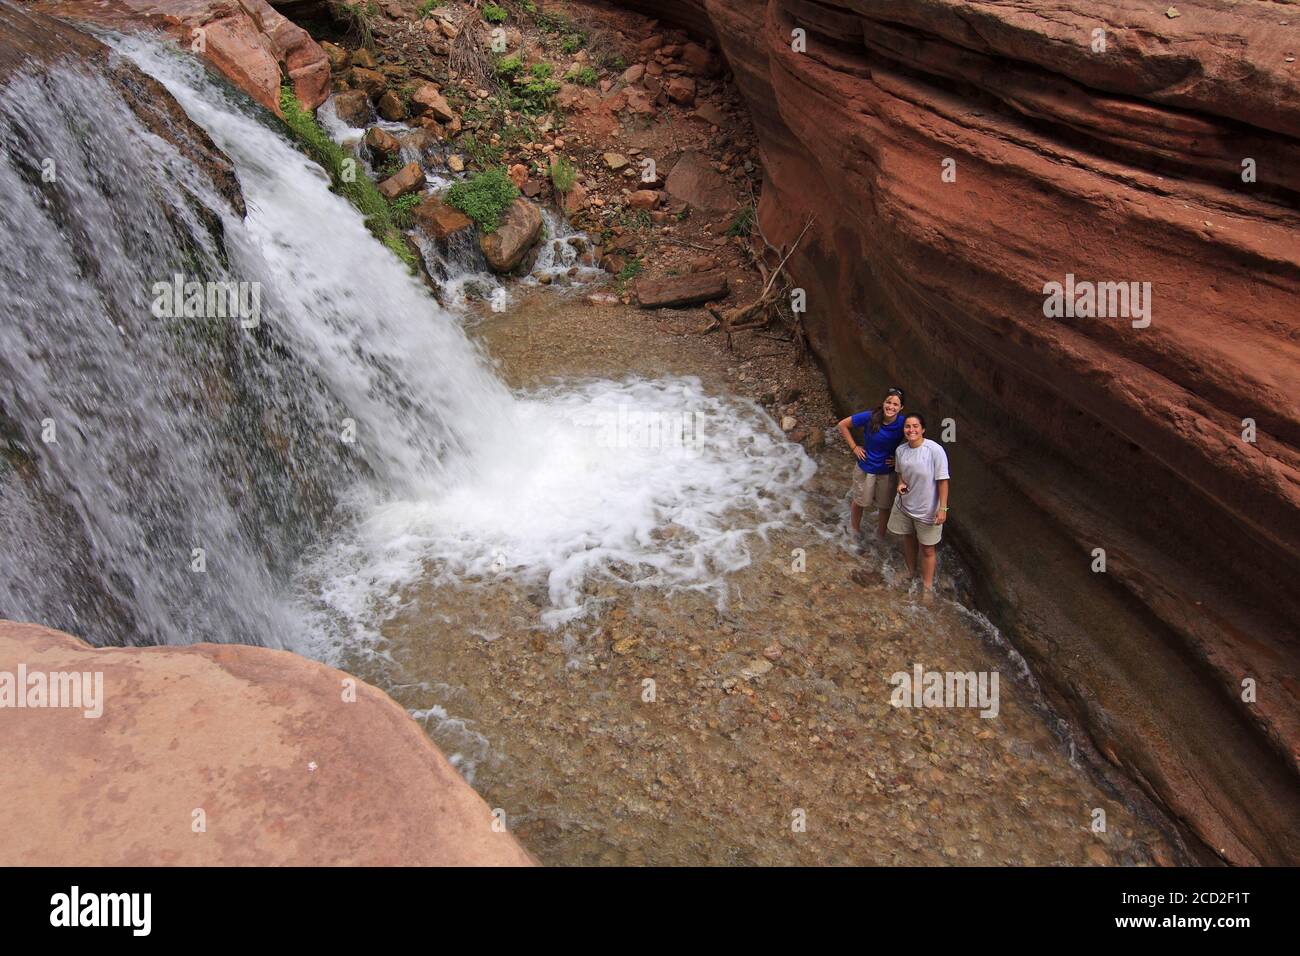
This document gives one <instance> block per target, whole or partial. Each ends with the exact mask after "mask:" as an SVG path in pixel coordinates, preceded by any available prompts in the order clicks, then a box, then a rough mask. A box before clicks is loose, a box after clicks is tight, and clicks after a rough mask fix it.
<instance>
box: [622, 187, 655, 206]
mask: <svg viewBox="0 0 1300 956" xmlns="http://www.w3.org/2000/svg"><path fill="white" fill-rule="evenodd" d="M627 204H628V206H630V207H631V208H633V209H653V208H654V207H655V206H657V205H659V193H658V192H657V191H655V190H653V189H638V190H637V191H636V192H634V193H632V194H631V195H629V196H628V197H627Z"/></svg>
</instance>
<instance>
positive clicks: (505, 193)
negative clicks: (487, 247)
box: [445, 169, 519, 232]
mask: <svg viewBox="0 0 1300 956" xmlns="http://www.w3.org/2000/svg"><path fill="white" fill-rule="evenodd" d="M518 196H519V189H518V188H517V187H516V186H515V184H514V183H513V182H511V181H510V177H509V176H507V175H506V171H505V170H504V169H489V170H487V171H486V172H482V173H479V174H478V175H477V176H474V177H473V178H471V179H467V180H465V181H463V182H459V183H456V184H455V185H454V186H452V187H451V189H449V190H448V191H447V195H446V197H445V198H446V201H447V204H448V205H449V206H453V207H454V208H456V209H459V210H460V211H461V212H463V213H464V214H465V215H467V216H469V218H471V219H473V220H474V222H475V223H476V224H477V225H478V227H479V229H481V230H482V231H483V232H495V231H496V229H497V226H499V225H500V224H501V214H502V213H503V212H505V211H506V209H507V208H508V207H509V206H510V204H511V203H512V202H514V201H515V199H516V198H517V197H518Z"/></svg>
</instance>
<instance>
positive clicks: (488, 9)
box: [483, 3, 508, 23]
mask: <svg viewBox="0 0 1300 956" xmlns="http://www.w3.org/2000/svg"><path fill="white" fill-rule="evenodd" d="M507 16H508V14H507V13H506V11H505V10H504V9H502V8H501V7H498V6H497V5H496V4H495V3H485V4H484V5H483V19H484V20H486V21H487V22H488V23H505V22H506V17H507Z"/></svg>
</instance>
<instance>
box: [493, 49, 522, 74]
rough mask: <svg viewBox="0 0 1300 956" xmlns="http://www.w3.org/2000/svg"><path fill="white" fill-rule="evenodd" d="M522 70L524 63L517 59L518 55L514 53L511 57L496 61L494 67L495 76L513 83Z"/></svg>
mask: <svg viewBox="0 0 1300 956" xmlns="http://www.w3.org/2000/svg"><path fill="white" fill-rule="evenodd" d="M523 68H524V62H523V60H521V59H520V58H519V54H518V53H515V54H513V55H512V56H506V57H502V58H501V59H499V60H497V62H496V66H495V70H496V74H497V76H499V77H501V79H503V80H507V81H513V80H514V79H515V78H516V77H517V76H519V72H520V71H521V70H522V69H523Z"/></svg>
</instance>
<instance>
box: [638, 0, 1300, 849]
mask: <svg viewBox="0 0 1300 956" xmlns="http://www.w3.org/2000/svg"><path fill="white" fill-rule="evenodd" d="M621 5H624V6H629V7H633V8H636V9H639V10H641V11H642V12H645V13H647V14H649V15H651V16H658V17H662V18H663V19H665V20H670V21H673V22H676V23H679V24H681V25H683V26H686V27H689V28H693V29H696V30H700V31H704V32H707V33H710V34H712V35H713V36H714V37H715V38H716V39H717V40H718V41H719V43H720V46H721V48H722V50H723V52H724V54H725V55H726V58H727V61H728V64H729V66H730V67H731V69H732V71H733V72H734V74H735V77H736V80H737V82H738V84H739V85H740V87H741V90H742V92H743V93H744V95H745V98H746V100H747V102H748V105H749V107H750V110H751V112H752V115H753V120H754V124H755V127H756V129H757V132H758V136H759V140H760V144H761V150H762V158H763V167H764V173H765V177H766V180H765V187H764V190H763V195H762V200H761V205H760V209H759V215H760V221H761V222H762V223H763V226H764V229H765V231H766V233H767V235H768V236H769V238H771V239H772V240H773V241H774V242H782V241H790V240H792V239H793V238H794V236H795V235H797V234H798V232H799V230H800V229H801V228H802V226H803V224H804V223H805V222H806V221H807V220H808V219H809V218H810V217H813V216H816V217H817V221H816V224H815V226H814V227H813V229H812V230H811V231H810V233H809V235H808V238H807V239H805V241H804V244H803V245H802V246H801V247H800V250H799V252H798V253H797V255H796V256H795V257H794V258H793V259H792V260H791V267H792V269H793V275H794V277H795V278H796V280H797V283H798V284H799V285H800V286H802V287H804V288H805V289H806V290H807V293H808V307H809V314H808V317H807V323H808V331H809V334H810V337H811V339H812V343H813V347H814V349H815V350H816V352H817V353H818V355H819V357H820V358H821V360H822V362H823V364H824V366H825V368H826V370H827V372H828V375H829V377H830V380H831V383H832V387H833V388H834V389H835V390H836V392H837V397H838V398H839V399H840V400H841V401H842V402H843V404H844V406H845V407H846V408H847V407H853V408H859V407H864V406H865V405H866V404H867V403H868V402H872V401H874V400H876V399H877V398H878V396H879V390H880V386H881V385H882V384H883V383H884V381H885V380H886V378H887V379H888V380H889V381H890V382H898V383H900V384H903V385H906V386H907V387H908V388H909V394H910V395H911V396H916V398H917V400H916V401H914V402H913V407H923V410H924V411H926V412H929V413H930V414H931V416H932V418H933V419H935V420H937V419H939V418H942V417H952V418H954V419H955V421H956V423H957V439H958V440H957V441H956V443H955V444H953V445H952V446H950V454H951V455H952V457H953V462H954V467H955V469H956V473H957V474H958V475H959V476H960V478H961V479H962V480H961V481H959V482H958V483H957V489H959V490H958V491H957V493H956V496H955V498H956V507H955V509H954V521H953V524H952V526H951V528H952V532H953V533H952V535H951V537H952V538H953V542H954V544H955V545H957V546H958V547H960V548H961V550H962V551H963V552H964V553H965V554H966V556H967V557H969V558H970V559H971V560H972V562H973V563H974V565H975V566H976V568H977V569H978V571H979V573H980V575H981V579H982V580H983V581H984V583H985V584H986V586H987V600H988V602H989V604H990V606H991V607H992V608H993V609H994V610H995V611H996V612H997V613H998V617H999V622H1000V623H1001V624H1002V625H1003V626H1004V628H1005V629H1006V630H1008V631H1009V632H1010V634H1011V636H1012V637H1013V638H1014V640H1015V642H1016V643H1017V645H1018V646H1019V647H1020V648H1021V650H1022V651H1024V652H1025V654H1026V656H1027V657H1029V658H1030V660H1031V662H1032V663H1033V664H1034V665H1035V668H1036V670H1037V672H1038V673H1039V674H1040V676H1043V677H1045V678H1046V680H1047V682H1048V683H1049V685H1050V690H1051V692H1052V693H1053V696H1054V697H1055V699H1056V700H1057V702H1058V704H1061V705H1062V706H1064V707H1065V708H1066V709H1067V710H1068V711H1069V712H1071V713H1073V714H1074V715H1076V717H1079V718H1080V719H1081V721H1082V723H1083V724H1084V726H1085V727H1086V728H1087V730H1088V732H1089V734H1090V735H1091V737H1092V740H1093V742H1094V743H1095V745H1096V747H1097V749H1098V751H1099V752H1100V753H1101V754H1104V755H1105V757H1106V758H1107V759H1108V760H1109V761H1110V762H1111V763H1112V764H1114V765H1117V766H1119V767H1122V768H1123V769H1124V771H1125V773H1126V774H1127V776H1128V777H1129V778H1131V779H1133V780H1135V781H1137V783H1138V784H1139V785H1140V786H1141V787H1142V788H1143V789H1144V790H1145V791H1146V792H1147V793H1148V794H1150V795H1151V796H1152V797H1154V798H1155V799H1156V800H1157V801H1158V802H1159V803H1161V804H1163V805H1164V806H1165V808H1166V809H1167V810H1168V811H1169V812H1170V813H1171V814H1172V815H1173V816H1174V817H1175V818H1176V819H1179V820H1181V821H1182V822H1184V823H1185V824H1186V825H1187V826H1188V827H1190V829H1191V830H1192V831H1193V832H1194V833H1195V834H1196V835H1197V836H1198V837H1199V838H1200V840H1201V841H1203V843H1204V844H1205V845H1206V846H1208V847H1209V848H1211V849H1212V850H1213V852H1214V853H1215V854H1217V855H1219V856H1220V857H1222V858H1224V859H1227V860H1232V861H1236V862H1273V863H1277V862H1283V861H1289V862H1292V863H1294V862H1295V861H1297V860H1300V797H1298V796H1297V794H1300V786H1298V785H1297V775H1298V773H1300V681H1298V680H1297V675H1300V647H1298V646H1297V633H1300V626H1298V624H1297V622H1300V601H1298V598H1300V591H1297V590H1296V589H1295V587H1294V581H1295V580H1296V579H1297V577H1298V576H1300V405H1298V404H1297V396H1300V215H1298V214H1297V196H1298V195H1300V188H1298V187H1300V141H1297V139H1296V137H1297V136H1300V70H1298V69H1297V66H1298V65H1300V64H1297V63H1296V62H1295V60H1296V57H1295V54H1296V46H1297V39H1296V38H1297V35H1298V31H1300V10H1297V9H1296V8H1295V7H1291V6H1287V5H1281V4H1272V3H1250V4H1238V3H1227V2H1223V0H1189V2H1180V3H1178V4H1177V11H1178V14H1179V15H1178V16H1177V17H1174V18H1171V17H1168V16H1166V14H1165V9H1166V5H1163V4H1162V5H1159V7H1157V6H1149V7H1146V8H1143V9H1140V10H1135V9H1133V5H1132V4H1118V3H1106V2H1100V3H1098V2H1094V0H1086V2H1085V0H1057V2H1054V3H1050V4H1032V5H1026V4H1023V3H1018V2H1011V0H986V2H976V3H972V2H966V0H960V2H959V0H908V2H906V3H898V2H894V0H821V2H816V0H669V2H665V3H660V2H653V3H651V2H648V0H621ZM796 28H798V29H802V30H804V31H806V36H807V49H806V51H805V52H796V51H794V50H793V49H792V46H791V37H792V31H793V30H795V29H796ZM1097 29H1101V30H1102V31H1104V35H1105V38H1106V49H1105V51H1096V50H1094V49H1093V39H1094V36H1095V34H1094V31H1095V30H1097ZM1246 159H1250V160H1253V167H1254V170H1255V177H1256V178H1255V181H1254V182H1246V181H1243V176H1242V172H1243V160H1246ZM945 160H951V161H953V164H955V165H952V166H951V168H952V169H953V170H954V171H955V173H956V177H955V181H945V178H944V177H943V176H942V175H941V174H942V171H943V169H944V163H945ZM1067 274H1073V275H1074V276H1076V277H1077V278H1078V279H1087V280H1091V281H1096V282H1104V281H1114V282H1121V281H1122V282H1150V283H1151V284H1152V299H1153V310H1152V321H1151V324H1150V326H1149V327H1147V328H1143V329H1137V328H1134V327H1133V326H1132V324H1131V319H1130V318H1129V317H1117V318H1110V319H1048V318H1046V317H1045V315H1044V312H1043V304H1044V294H1043V287H1044V284H1045V283H1047V282H1051V281H1058V282H1063V281H1064V280H1065V277H1066V275H1067ZM1247 418H1249V419H1253V420H1254V422H1255V425H1256V428H1257V430H1258V431H1257V440H1256V441H1255V442H1254V443H1248V442H1245V441H1243V440H1242V432H1243V427H1244V426H1243V419H1247ZM1094 548H1104V549H1105V551H1106V554H1107V573H1106V574H1105V575H1099V574H1092V573H1091V572H1090V569H1089V563H1090V560H1091V558H1090V555H1091V553H1092V551H1093V549H1094ZM1247 678H1250V679H1252V680H1253V681H1254V682H1255V684H1256V687H1257V691H1258V697H1257V700H1256V701H1255V702H1253V703H1248V702H1244V701H1243V700H1242V681H1243V680H1245V679H1247ZM1247 781H1249V782H1247Z"/></svg>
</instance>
